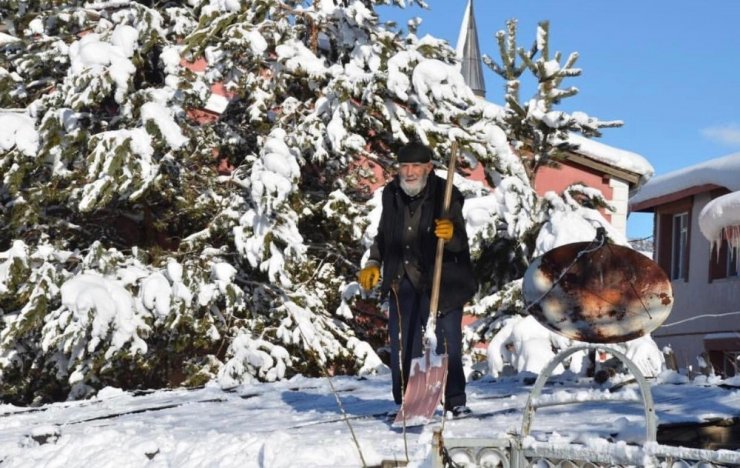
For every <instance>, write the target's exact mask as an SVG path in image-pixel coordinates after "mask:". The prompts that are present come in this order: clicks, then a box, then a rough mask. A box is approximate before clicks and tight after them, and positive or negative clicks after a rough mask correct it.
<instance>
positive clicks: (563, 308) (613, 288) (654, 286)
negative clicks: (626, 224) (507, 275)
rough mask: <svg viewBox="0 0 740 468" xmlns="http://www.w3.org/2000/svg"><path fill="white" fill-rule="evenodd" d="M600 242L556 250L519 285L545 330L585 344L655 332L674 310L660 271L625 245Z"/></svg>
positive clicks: (534, 265)
mask: <svg viewBox="0 0 740 468" xmlns="http://www.w3.org/2000/svg"><path fill="white" fill-rule="evenodd" d="M600 235H601V236H602V238H601V240H600V241H599V234H597V240H595V241H593V242H576V243H572V244H566V245H562V246H560V247H556V248H554V249H552V250H550V251H549V252H547V253H545V254H544V255H542V256H541V257H539V258H537V259H535V260H534V261H533V262H532V264H531V265H530V266H529V268H528V269H527V271H526V273H525V274H524V283H523V286H522V289H523V294H524V300H525V301H526V302H527V305H528V310H529V312H530V313H531V314H532V315H533V316H534V317H535V318H536V319H537V320H538V321H539V322H540V323H541V324H542V325H544V326H545V327H547V328H549V329H550V330H552V331H554V332H556V333H559V334H561V335H563V336H565V337H566V338H570V339H572V340H577V341H585V342H588V343H618V342H623V341H629V340H632V339H635V338H638V337H640V336H642V335H645V334H648V333H650V332H652V331H653V330H655V329H656V328H658V327H659V326H660V325H661V324H662V323H663V322H664V321H665V319H666V318H668V314H670V311H671V307H672V306H673V291H672V288H671V282H670V280H669V279H668V277H667V275H666V274H665V272H664V271H663V269H662V268H660V267H659V266H658V264H656V263H655V262H653V261H652V260H651V259H649V258H648V257H646V256H645V255H643V254H641V253H639V252H637V251H636V250H633V249H631V248H629V247H624V246H621V245H614V244H608V243H606V242H605V240H604V233H603V232H601V233H600Z"/></svg>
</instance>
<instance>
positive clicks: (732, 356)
mask: <svg viewBox="0 0 740 468" xmlns="http://www.w3.org/2000/svg"><path fill="white" fill-rule="evenodd" d="M721 359H722V367H720V369H719V370H720V372H721V373H722V375H723V376H724V377H725V378H727V377H734V376H736V375H740V351H724V352H723V353H722V358H721Z"/></svg>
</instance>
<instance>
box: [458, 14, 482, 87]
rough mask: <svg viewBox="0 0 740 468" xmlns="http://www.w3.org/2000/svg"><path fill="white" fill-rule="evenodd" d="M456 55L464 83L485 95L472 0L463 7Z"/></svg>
mask: <svg viewBox="0 0 740 468" xmlns="http://www.w3.org/2000/svg"><path fill="white" fill-rule="evenodd" d="M457 55H458V57H459V58H460V72H461V73H462V76H463V78H464V79H465V83H466V84H467V85H468V86H470V89H472V90H473V92H474V93H475V94H476V95H477V96H480V97H485V95H486V84H485V82H484V81H483V67H482V66H481V55H480V47H479V46H478V28H477V27H476V26H475V15H474V13H473V0H468V6H467V7H465V15H464V16H463V21H462V25H461V26H460V36H459V37H458V39H457Z"/></svg>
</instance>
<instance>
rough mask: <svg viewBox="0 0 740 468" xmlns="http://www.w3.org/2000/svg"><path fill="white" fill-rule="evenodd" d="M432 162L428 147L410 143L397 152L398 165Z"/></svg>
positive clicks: (430, 151)
mask: <svg viewBox="0 0 740 468" xmlns="http://www.w3.org/2000/svg"><path fill="white" fill-rule="evenodd" d="M431 160H432V150H431V148H429V147H428V146H426V145H424V144H422V143H418V142H415V141H414V142H411V143H407V144H405V145H404V146H403V147H402V148H401V149H400V150H398V162H399V163H428V162H429V161H431Z"/></svg>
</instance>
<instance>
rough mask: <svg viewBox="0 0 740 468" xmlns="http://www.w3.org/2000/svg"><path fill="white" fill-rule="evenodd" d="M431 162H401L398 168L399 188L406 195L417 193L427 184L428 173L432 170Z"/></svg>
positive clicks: (411, 195)
mask: <svg viewBox="0 0 740 468" xmlns="http://www.w3.org/2000/svg"><path fill="white" fill-rule="evenodd" d="M432 167H433V165H432V163H431V162H428V163H401V165H400V166H399V169H398V175H399V179H400V181H401V188H402V189H403V191H404V192H406V195H408V196H410V197H413V196H415V195H418V194H419V193H420V192H421V191H422V190H423V189H424V186H425V185H426V184H427V178H428V177H429V173H430V172H432Z"/></svg>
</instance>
